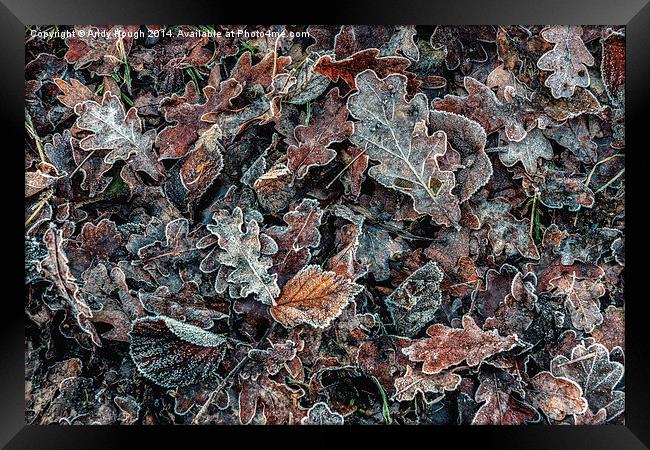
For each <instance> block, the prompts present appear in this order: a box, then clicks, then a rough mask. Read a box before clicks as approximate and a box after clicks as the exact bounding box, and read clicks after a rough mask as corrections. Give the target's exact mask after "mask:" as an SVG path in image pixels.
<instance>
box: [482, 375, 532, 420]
mask: <svg viewBox="0 0 650 450" xmlns="http://www.w3.org/2000/svg"><path fill="white" fill-rule="evenodd" d="M479 380H480V382H481V384H480V385H479V387H478V389H477V390H476V395H475V398H476V401H478V402H482V403H483V404H482V405H481V407H480V408H479V410H478V411H476V414H475V415H474V418H473V419H472V425H524V424H526V423H528V422H536V421H537V420H538V419H539V413H538V412H537V411H536V410H535V409H534V408H533V407H531V406H530V405H529V404H527V403H525V402H523V401H522V400H520V399H517V398H515V396H514V395H513V394H519V395H520V396H522V395H523V393H524V392H523V389H522V388H521V386H519V384H518V382H517V380H515V379H514V378H513V376H512V375H510V374H508V373H507V372H504V371H488V372H485V373H482V374H481V375H479Z"/></svg>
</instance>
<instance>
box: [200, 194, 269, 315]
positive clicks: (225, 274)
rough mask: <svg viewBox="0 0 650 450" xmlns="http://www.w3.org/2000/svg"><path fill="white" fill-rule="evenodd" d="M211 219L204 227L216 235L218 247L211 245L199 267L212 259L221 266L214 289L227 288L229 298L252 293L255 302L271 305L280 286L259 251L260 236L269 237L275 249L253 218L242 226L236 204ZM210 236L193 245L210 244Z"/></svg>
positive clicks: (203, 246)
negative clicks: (210, 249)
mask: <svg viewBox="0 0 650 450" xmlns="http://www.w3.org/2000/svg"><path fill="white" fill-rule="evenodd" d="M212 218H213V220H214V222H216V223H215V224H210V225H208V226H207V229H208V230H209V231H210V233H212V234H213V235H214V236H216V237H217V247H218V248H214V249H213V250H212V251H211V252H210V253H209V254H208V255H207V256H206V257H205V258H204V259H203V261H201V268H202V270H204V271H205V270H206V269H205V268H206V267H207V265H213V264H214V263H215V262H216V263H218V264H220V265H221V267H219V273H218V274H217V279H216V281H215V290H216V291H217V292H223V291H224V290H225V288H226V287H228V288H229V293H230V295H231V296H232V297H235V298H239V297H246V296H248V295H249V294H255V295H256V296H257V297H256V298H257V300H258V301H260V302H262V303H264V304H266V305H274V304H275V298H276V297H277V296H278V294H279V293H280V288H279V287H278V284H277V275H275V274H274V275H270V274H269V272H268V271H269V268H270V267H271V266H272V261H271V258H269V257H268V256H266V255H263V254H262V253H261V251H262V242H261V239H265V240H267V241H268V240H270V241H271V242H272V244H271V245H272V246H274V250H275V251H277V245H276V244H275V241H273V240H272V239H271V238H270V237H268V236H266V235H260V227H259V224H258V223H257V221H255V220H254V219H250V220H248V221H247V222H246V228H245V229H243V226H244V217H243V212H242V210H241V208H239V207H236V208H235V209H234V210H233V211H232V214H231V213H229V212H228V211H226V210H219V211H217V212H216V213H214V215H213V217H212ZM214 236H207V237H205V238H203V239H201V240H200V241H199V242H198V243H197V247H198V248H199V249H200V248H205V246H206V245H211V244H213V243H214ZM262 236H264V237H262ZM275 251H274V252H273V253H275ZM217 267H218V266H217Z"/></svg>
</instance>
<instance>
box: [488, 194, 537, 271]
mask: <svg viewBox="0 0 650 450" xmlns="http://www.w3.org/2000/svg"><path fill="white" fill-rule="evenodd" d="M509 210H510V207H509V205H508V204H507V203H506V202H505V201H503V200H502V199H499V198H497V199H494V200H492V201H489V202H488V201H482V202H481V203H479V205H478V208H477V210H476V213H477V216H478V217H479V219H480V220H481V221H482V222H485V223H487V224H488V225H489V227H490V232H489V239H490V242H491V243H492V250H493V251H494V254H496V255H499V254H501V253H503V252H504V251H505V254H506V255H507V256H511V255H515V254H517V253H519V254H521V255H522V256H525V257H526V258H531V259H539V251H538V250H537V246H536V245H535V241H533V237H532V236H531V234H530V229H529V224H528V221H525V220H517V219H516V218H515V217H514V216H513V215H512V214H510V212H509Z"/></svg>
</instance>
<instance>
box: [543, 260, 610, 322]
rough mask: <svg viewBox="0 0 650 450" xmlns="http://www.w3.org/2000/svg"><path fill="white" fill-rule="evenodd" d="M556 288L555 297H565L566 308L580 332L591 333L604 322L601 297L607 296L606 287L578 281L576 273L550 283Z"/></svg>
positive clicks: (596, 282)
mask: <svg viewBox="0 0 650 450" xmlns="http://www.w3.org/2000/svg"><path fill="white" fill-rule="evenodd" d="M550 284H551V286H552V287H554V290H553V295H556V296H564V298H565V300H564V306H565V307H566V309H567V312H568V313H569V315H570V317H571V322H572V323H573V326H574V327H576V328H577V329H578V330H583V331H586V332H587V333H591V332H592V331H593V329H594V327H595V326H596V325H599V324H600V323H601V322H602V321H603V315H602V313H601V312H600V301H599V300H598V299H599V298H600V297H602V296H603V295H605V287H604V286H603V284H602V283H600V282H598V281H594V280H589V279H587V280H581V279H578V277H577V276H576V273H575V272H573V273H572V274H566V275H563V276H561V277H559V278H556V279H554V280H551V281H550Z"/></svg>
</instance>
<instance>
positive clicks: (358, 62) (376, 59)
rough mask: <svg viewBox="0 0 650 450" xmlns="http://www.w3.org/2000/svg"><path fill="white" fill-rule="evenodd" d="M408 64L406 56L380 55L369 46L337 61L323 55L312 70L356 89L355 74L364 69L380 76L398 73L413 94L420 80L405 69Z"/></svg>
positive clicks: (409, 62)
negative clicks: (405, 78) (405, 79)
mask: <svg viewBox="0 0 650 450" xmlns="http://www.w3.org/2000/svg"><path fill="white" fill-rule="evenodd" d="M410 64H411V61H409V60H408V59H407V58H402V57H401V56H383V57H382V56H379V50H377V49H376V48H370V49H367V50H362V51H360V52H357V53H355V54H353V55H350V56H349V57H347V58H345V59H341V60H339V61H334V60H333V59H332V57H331V56H330V55H324V56H322V57H321V58H320V59H319V60H318V61H317V62H316V65H315V66H314V71H316V72H318V73H321V74H323V75H325V76H326V77H327V78H329V79H330V80H332V81H333V82H335V83H336V82H337V81H338V80H339V78H341V79H342V80H343V81H345V84H347V85H348V86H349V87H350V89H357V82H356V76H357V75H358V74H360V73H361V72H363V71H364V70H366V69H370V70H373V71H374V72H376V73H377V75H379V77H380V78H384V77H387V76H388V75H391V74H394V73H399V74H403V75H405V76H406V77H407V79H408V82H407V86H408V92H409V94H411V95H414V94H415V92H416V91H417V88H418V87H419V85H420V82H419V81H417V80H416V78H415V74H413V73H411V72H407V71H406V68H407V67H408V66H409V65H410Z"/></svg>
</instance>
